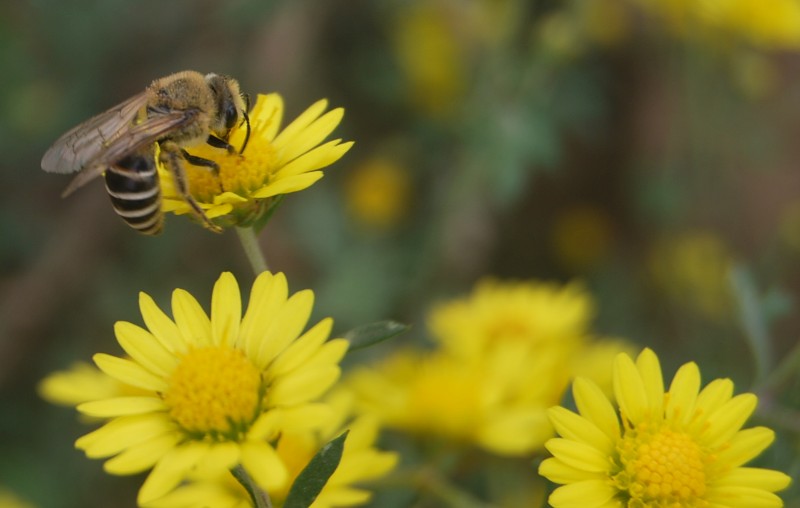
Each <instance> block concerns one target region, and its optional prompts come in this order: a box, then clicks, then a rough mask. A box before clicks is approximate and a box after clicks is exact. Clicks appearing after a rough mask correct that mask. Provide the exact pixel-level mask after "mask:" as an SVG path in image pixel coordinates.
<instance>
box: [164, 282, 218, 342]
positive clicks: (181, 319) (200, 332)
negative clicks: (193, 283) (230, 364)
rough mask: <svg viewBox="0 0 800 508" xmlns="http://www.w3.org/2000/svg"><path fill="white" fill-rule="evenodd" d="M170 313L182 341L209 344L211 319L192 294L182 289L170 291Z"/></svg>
mask: <svg viewBox="0 0 800 508" xmlns="http://www.w3.org/2000/svg"><path fill="white" fill-rule="evenodd" d="M172 313H173V315H174V316H175V324H177V325H178V329H179V330H180V331H181V335H183V339H184V342H185V343H186V344H189V345H193V346H210V345H211V344H212V342H211V321H210V320H209V319H208V316H207V315H206V313H205V312H204V311H203V308H202V307H201V306H200V304H199V303H197V300H195V299H194V297H193V296H192V295H190V294H189V293H188V292H186V291H184V290H183V289H176V290H175V291H173V292H172Z"/></svg>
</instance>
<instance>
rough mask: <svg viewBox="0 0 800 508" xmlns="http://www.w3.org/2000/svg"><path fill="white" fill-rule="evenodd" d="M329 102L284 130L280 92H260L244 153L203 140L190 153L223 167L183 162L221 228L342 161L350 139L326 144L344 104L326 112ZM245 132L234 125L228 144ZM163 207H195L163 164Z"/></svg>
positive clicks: (195, 192)
mask: <svg viewBox="0 0 800 508" xmlns="http://www.w3.org/2000/svg"><path fill="white" fill-rule="evenodd" d="M327 106H328V103H327V101H325V100H320V101H318V102H316V103H314V104H313V105H312V106H311V107H309V108H308V109H307V110H306V111H305V112H303V113H302V114H301V115H300V116H299V117H297V118H296V119H295V120H294V121H293V122H291V123H290V124H289V125H287V126H286V127H285V128H284V129H283V130H280V131H279V129H280V124H281V121H282V118H283V99H282V98H281V96H280V95H278V94H275V93H273V94H269V95H261V94H259V95H258V99H257V100H256V104H255V106H254V107H253V109H252V111H251V112H250V127H251V133H250V138H249V141H248V143H247V146H246V148H245V150H244V152H243V153H241V154H239V153H236V152H234V153H229V152H227V151H226V150H223V149H219V148H214V147H212V146H210V145H207V144H203V145H199V146H196V147H192V148H191V149H190V150H189V152H190V153H191V154H192V155H194V156H197V157H202V158H205V159H209V160H212V161H214V162H216V163H217V164H218V165H219V171H213V170H210V169H209V168H205V167H198V166H193V165H191V164H185V169H186V173H187V178H188V183H189V190H190V192H191V194H192V196H193V197H194V198H195V199H196V200H197V202H198V204H199V205H200V207H201V208H202V209H203V211H204V212H205V214H206V216H207V217H208V218H209V219H212V220H213V222H214V223H215V224H217V225H219V226H248V225H250V224H251V223H253V222H254V221H256V220H258V219H259V218H260V217H261V216H262V215H263V214H264V213H266V211H267V210H268V208H269V205H270V204H271V203H272V199H273V198H275V197H276V196H278V195H281V194H288V193H291V192H297V191H300V190H303V189H305V188H307V187H309V186H311V185H312V184H313V183H314V182H316V181H317V180H319V179H320V178H322V171H320V169H322V168H324V167H326V166H329V165H331V164H333V163H334V162H336V161H337V160H339V159H340V158H341V157H342V156H343V155H344V154H345V153H347V151H348V150H349V149H350V147H351V146H352V145H353V143H352V142H350V141H348V142H345V143H343V142H342V141H341V140H340V139H334V140H333V141H328V142H327V143H324V144H320V143H322V142H323V141H324V140H325V138H327V137H328V136H329V135H330V134H331V133H332V132H333V130H334V129H335V128H336V126H338V125H339V122H341V120H342V117H343V115H344V110H343V109H342V108H337V109H334V110H331V111H329V112H327V113H325V114H323V113H324V111H325V109H326V108H327ZM246 135H247V128H246V126H245V125H238V126H236V127H235V128H234V129H233V130H232V131H231V134H230V139H229V142H230V143H231V145H233V146H234V147H236V148H238V147H241V146H242V145H243V144H244V141H245V137H246ZM159 178H160V179H161V190H162V209H163V210H164V211H165V212H174V213H176V214H186V213H191V212H192V209H191V206H190V205H189V204H188V203H187V202H186V201H185V200H184V199H183V198H182V197H181V196H180V194H179V193H178V192H177V191H176V189H175V183H174V181H173V180H172V176H171V174H170V173H169V171H167V170H166V169H165V168H163V167H162V166H161V165H159Z"/></svg>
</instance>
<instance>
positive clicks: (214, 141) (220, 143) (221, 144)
mask: <svg viewBox="0 0 800 508" xmlns="http://www.w3.org/2000/svg"><path fill="white" fill-rule="evenodd" d="M206 143H208V144H209V145H211V146H213V147H214V148H222V149H223V150H227V151H228V153H234V152H235V151H236V149H235V148H233V145H232V144H230V143H228V142H227V141H225V140H224V139H220V138H218V137H216V136H215V135H213V134H209V135H208V139H207V140H206Z"/></svg>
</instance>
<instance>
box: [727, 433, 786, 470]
mask: <svg viewBox="0 0 800 508" xmlns="http://www.w3.org/2000/svg"><path fill="white" fill-rule="evenodd" d="M774 440H775V432H774V431H772V429H768V428H766V427H753V428H750V429H744V430H742V431H740V432H738V433H737V434H736V435H735V436H733V437H732V438H731V440H730V442H729V443H728V445H727V446H726V447H725V448H724V449H723V450H720V451H719V462H720V464H729V465H730V466H731V467H737V466H740V465H742V464H744V463H746V462H749V461H750V460H752V459H754V458H755V457H757V456H758V455H759V454H761V452H763V451H764V450H765V449H766V448H767V447H768V446H769V445H770V444H772V442H773V441H774Z"/></svg>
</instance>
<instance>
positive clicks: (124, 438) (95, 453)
mask: <svg viewBox="0 0 800 508" xmlns="http://www.w3.org/2000/svg"><path fill="white" fill-rule="evenodd" d="M174 431H175V424H173V423H172V422H171V421H169V420H168V419H167V418H166V417H164V416H162V415H150V414H148V415H134V416H124V417H121V418H115V419H114V420H111V421H110V422H108V423H106V424H105V425H103V426H102V427H100V428H99V429H97V430H95V431H93V432H90V433H88V434H86V435H85V436H82V437H80V438H79V439H78V440H77V441H75V447H76V448H78V449H80V450H83V451H84V452H85V453H86V456H87V457H90V458H98V457H110V456H111V455H114V454H116V453H119V452H120V451H122V450H124V449H126V448H129V447H132V446H137V445H138V444H140V443H143V442H146V441H149V440H151V439H154V438H156V437H158V436H162V435H164V434H170V433H173V432H174Z"/></svg>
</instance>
